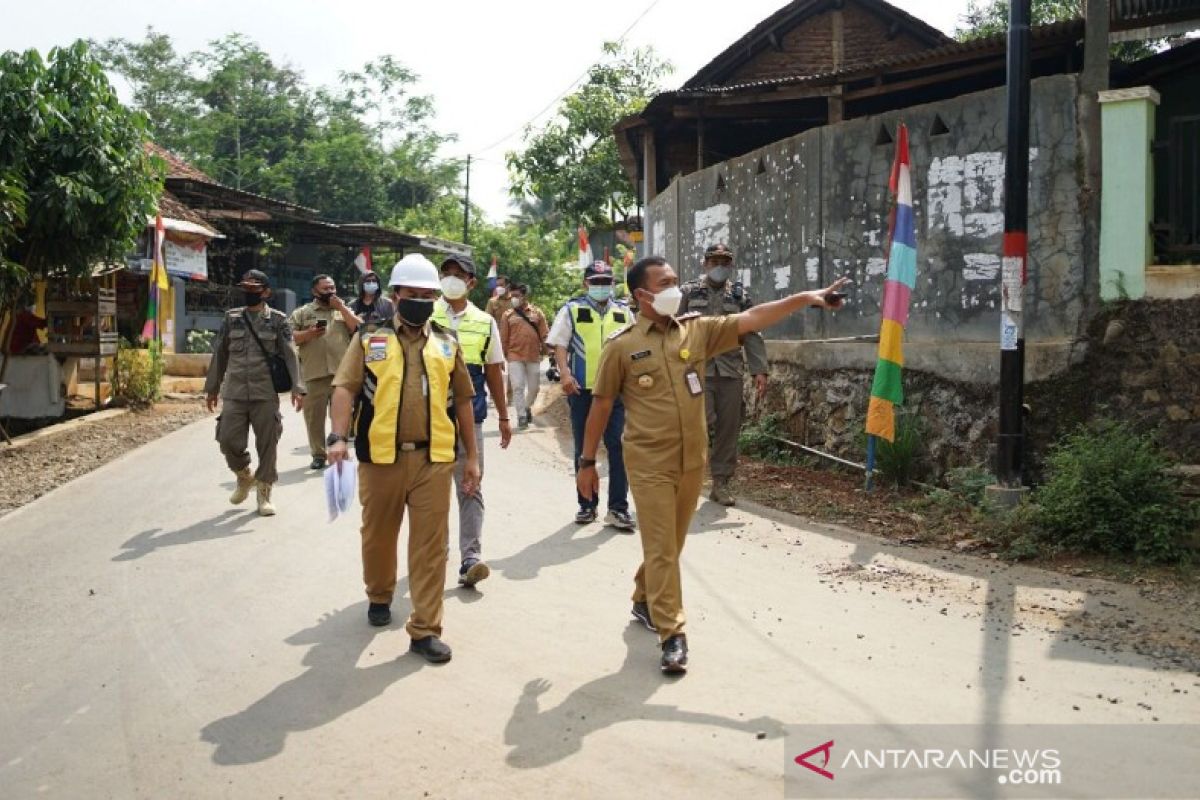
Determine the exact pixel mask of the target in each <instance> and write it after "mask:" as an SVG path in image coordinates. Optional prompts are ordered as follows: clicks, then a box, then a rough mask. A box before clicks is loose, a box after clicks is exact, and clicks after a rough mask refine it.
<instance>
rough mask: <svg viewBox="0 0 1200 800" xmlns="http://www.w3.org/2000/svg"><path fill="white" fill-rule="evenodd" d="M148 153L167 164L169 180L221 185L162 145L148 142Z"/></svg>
mask: <svg viewBox="0 0 1200 800" xmlns="http://www.w3.org/2000/svg"><path fill="white" fill-rule="evenodd" d="M146 152H147V153H149V154H150V155H154V156H158V157H159V158H161V159H162V160H163V161H165V162H166V163H167V177H168V178H182V179H184V180H192V181H201V182H203V183H212V184H219V181H215V180H213V179H212V178H210V177H209V176H208V175H206V174H204V173H203V172H201V171H200V170H198V169H196V168H195V167H193V166H192V165H191V164H189V163H188V162H186V161H184V160H183V159H182V158H180V157H179V156H177V155H175V154H174V153H172V152H171V151H170V150H168V149H167V148H165V147H163V146H162V145H159V144H155V143H154V142H146Z"/></svg>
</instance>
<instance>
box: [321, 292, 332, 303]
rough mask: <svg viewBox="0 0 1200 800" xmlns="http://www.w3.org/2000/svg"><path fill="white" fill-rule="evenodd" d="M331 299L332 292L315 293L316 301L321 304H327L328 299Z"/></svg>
mask: <svg viewBox="0 0 1200 800" xmlns="http://www.w3.org/2000/svg"><path fill="white" fill-rule="evenodd" d="M332 299H333V292H325V293H324V294H319V295H317V302H318V303H320V304H321V305H323V306H327V305H329V301H330V300H332Z"/></svg>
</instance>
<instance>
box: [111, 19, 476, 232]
mask: <svg viewBox="0 0 1200 800" xmlns="http://www.w3.org/2000/svg"><path fill="white" fill-rule="evenodd" d="M95 46H96V48H97V52H98V53H99V55H100V58H101V59H102V60H103V62H104V64H105V66H106V67H107V68H108V69H109V70H111V71H112V72H114V73H116V74H118V75H120V76H121V77H122V78H123V79H125V80H126V81H127V82H128V83H129V85H130V87H131V92H132V100H133V105H134V106H135V107H136V108H138V109H139V110H141V111H143V112H144V113H145V114H146V116H147V117H148V119H149V126H150V131H151V133H152V136H153V138H154V140H155V141H156V142H158V143H159V144H161V145H162V146H164V147H166V148H168V149H170V150H172V151H174V152H176V153H178V154H179V155H180V156H182V157H183V158H185V159H187V160H188V161H190V162H192V163H194V164H195V165H196V166H198V167H200V168H201V169H203V170H204V171H205V172H207V173H209V174H210V175H212V176H213V177H214V178H216V179H217V180H220V181H222V182H224V183H227V184H229V185H231V186H234V187H236V188H239V189H244V190H247V191H252V192H258V193H260V194H266V195H270V196H273V197H279V198H282V199H285V200H290V201H293V202H296V203H299V204H301V205H306V206H311V207H314V208H318V209H320V210H321V211H322V212H323V213H324V214H325V215H327V216H329V217H332V218H334V219H338V220H342V221H355V222H380V221H382V220H384V219H387V218H389V217H394V216H396V215H398V214H400V213H402V212H404V211H405V210H406V209H411V208H415V207H417V206H420V205H422V204H425V203H429V202H432V201H433V200H435V199H436V198H438V197H441V196H443V195H447V194H449V193H452V192H454V191H456V190H457V186H458V183H459V173H460V171H461V167H460V165H459V163H458V162H456V161H452V160H447V159H443V158H441V157H440V156H439V155H438V151H439V148H440V147H441V146H442V145H443V144H444V143H446V142H448V141H452V140H453V137H452V136H448V135H445V134H441V133H438V132H437V131H436V130H435V129H434V127H433V120H434V103H433V100H432V98H430V97H427V96H424V95H420V94H418V93H417V92H416V87H417V84H418V81H419V78H418V76H417V75H416V73H414V72H413V71H412V70H410V69H408V68H407V67H405V66H404V65H403V64H402V63H400V62H399V61H397V60H395V59H394V58H391V57H390V56H385V57H382V58H380V59H377V60H374V61H371V62H369V63H367V64H365V65H364V66H363V68H362V69H361V70H358V71H353V72H344V73H342V74H341V75H340V76H339V81H338V83H337V85H335V86H331V87H318V88H316V89H313V88H310V87H309V86H308V85H307V84H306V83H305V81H304V76H303V74H302V73H301V72H300V71H299V70H296V69H294V68H292V67H290V66H287V65H281V64H278V63H276V62H275V61H274V60H273V59H272V58H271V56H270V55H269V54H268V53H266V52H265V51H264V50H263V49H262V48H261V47H259V45H257V44H256V43H255V42H253V41H252V40H250V39H248V38H247V37H245V36H242V35H240V34H232V35H230V36H226V37H225V38H223V39H219V40H217V41H215V42H212V43H211V44H210V45H209V46H208V47H207V48H206V49H204V50H201V51H197V52H193V53H186V54H180V53H178V52H177V51H176V50H175V48H174V45H173V44H172V42H171V40H170V37H168V36H166V35H165V34H161V33H158V32H156V31H155V30H154V29H153V28H148V29H147V31H146V35H145V37H144V38H143V39H142V40H140V41H131V40H128V39H120V38H118V39H109V40H108V41H106V42H103V43H99V44H96V45H95Z"/></svg>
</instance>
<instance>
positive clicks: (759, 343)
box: [679, 243, 770, 506]
mask: <svg viewBox="0 0 1200 800" xmlns="http://www.w3.org/2000/svg"><path fill="white" fill-rule="evenodd" d="M703 269H704V276H703V277H701V278H696V279H695V280H691V281H688V282H687V283H685V284H684V285H683V286H682V287H680V288H681V289H683V302H682V303H681V304H680V308H679V313H680V314H686V313H688V312H692V311H694V312H698V313H700V314H702V315H704V316H725V315H726V314H738V313H741V312H742V311H745V310H746V309H748V308H750V307H751V306H752V305H754V303H753V302H752V301H751V300H750V294H749V292H747V291H746V289H745V287H743V286H742V284H741V283H740V282H738V281H734V280H731V278H732V276H733V251H732V250H731V249H729V247H728V246H727V245H726V244H724V243H721V244H714V245H712V246H711V247H709V248H708V249H707V250H705V251H704V266H703ZM741 344H742V346H741V347H740V348H737V349H734V350H731V351H729V352H727V353H724V354H722V355H719V356H716V357H715V358H711V359H709V361H708V366H707V368H706V369H705V372H704V375H705V379H704V408H705V413H706V415H707V417H708V429H709V431H711V432H712V445H711V450H710V453H709V470H710V472H711V473H712V492H711V494H709V497H710V498H711V499H712V500H713V501H715V502H717V503H720V504H721V505H723V506H731V505H733V503H734V499H733V494H732V492H730V490H729V481H730V480H731V479H732V478H733V471H734V469H735V467H736V466H737V445H738V432H739V431H740V430H741V427H742V371H743V369H744V366H743V361H742V352H743V351H745V354H746V361H747V362H749V368H750V374H751V375H753V376H754V388H755V391H756V392H757V393H758V395H759V397H761V396H762V395H763V394H764V393H765V392H766V390H767V372H768V370H769V369H770V368H769V366H768V364H767V346H766V344H765V343H764V342H763V338H762V335H761V334H759V333H758V332H757V331H755V332H753V333H748V334H746V335H745V336H743V337H742V340H741Z"/></svg>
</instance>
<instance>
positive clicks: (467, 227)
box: [463, 153, 471, 244]
mask: <svg viewBox="0 0 1200 800" xmlns="http://www.w3.org/2000/svg"><path fill="white" fill-rule="evenodd" d="M470 238H471V154H470V153H467V194H466V197H465V198H464V199H463V244H470V243H471V242H470Z"/></svg>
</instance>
